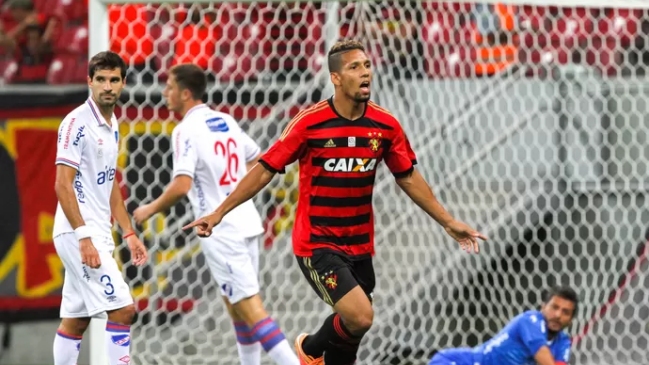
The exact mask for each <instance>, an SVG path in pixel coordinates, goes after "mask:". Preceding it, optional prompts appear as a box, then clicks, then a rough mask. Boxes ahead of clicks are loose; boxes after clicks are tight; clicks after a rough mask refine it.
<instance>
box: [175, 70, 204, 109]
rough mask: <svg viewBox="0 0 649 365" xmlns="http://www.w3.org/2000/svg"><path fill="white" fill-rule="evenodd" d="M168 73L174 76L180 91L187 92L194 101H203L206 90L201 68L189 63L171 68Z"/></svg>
mask: <svg viewBox="0 0 649 365" xmlns="http://www.w3.org/2000/svg"><path fill="white" fill-rule="evenodd" d="M170 72H171V74H172V75H174V77H175V79H176V83H177V84H178V87H180V89H181V90H182V89H187V90H189V92H190V93H191V94H192V98H194V100H201V99H203V94H205V89H206V88H207V76H206V75H205V71H203V69H202V68H200V67H198V66H196V65H194V64H191V63H185V64H182V65H176V66H174V67H172V68H171V70H170Z"/></svg>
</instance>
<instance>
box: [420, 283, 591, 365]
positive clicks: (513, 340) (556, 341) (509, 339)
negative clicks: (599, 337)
mask: <svg viewBox="0 0 649 365" xmlns="http://www.w3.org/2000/svg"><path fill="white" fill-rule="evenodd" d="M578 302H579V300H578V298H577V293H575V291H574V290H572V289H571V288H567V287H556V288H552V289H551V290H550V291H549V292H548V293H547V294H546V296H545V297H544V298H543V305H542V306H541V310H540V311H534V310H531V311H527V312H524V313H522V314H519V315H518V316H516V317H514V319H512V320H511V321H510V322H509V323H508V324H507V326H505V328H503V329H502V330H501V331H500V332H499V333H498V334H497V335H496V336H494V337H493V338H492V339H491V340H489V341H487V342H485V343H483V344H481V345H479V346H477V347H475V348H459V349H446V350H442V351H440V352H438V353H437V354H436V355H435V356H434V357H433V358H432V359H431V360H430V362H429V363H428V365H475V364H480V365H535V364H538V365H566V364H568V362H569V361H570V337H569V336H568V334H567V333H566V332H565V331H564V328H566V327H567V326H569V325H570V322H572V318H573V316H574V315H575V313H576V312H577V305H578Z"/></svg>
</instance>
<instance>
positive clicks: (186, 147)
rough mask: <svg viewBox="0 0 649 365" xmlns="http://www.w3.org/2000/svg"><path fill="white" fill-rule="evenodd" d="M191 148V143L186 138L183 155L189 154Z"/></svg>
mask: <svg viewBox="0 0 649 365" xmlns="http://www.w3.org/2000/svg"><path fill="white" fill-rule="evenodd" d="M191 148H192V144H191V143H190V142H189V140H188V139H186V140H185V150H184V152H183V157H187V156H188V155H189V150H190V149H191Z"/></svg>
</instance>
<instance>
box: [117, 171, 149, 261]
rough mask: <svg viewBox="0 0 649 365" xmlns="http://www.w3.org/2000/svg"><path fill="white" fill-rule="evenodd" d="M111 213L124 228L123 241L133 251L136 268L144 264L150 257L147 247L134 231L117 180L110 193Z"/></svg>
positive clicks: (132, 255)
mask: <svg viewBox="0 0 649 365" xmlns="http://www.w3.org/2000/svg"><path fill="white" fill-rule="evenodd" d="M110 212H111V215H112V216H113V218H115V220H116V221H117V224H119V226H120V228H122V232H123V233H124V236H123V239H124V240H125V241H126V244H127V245H128V248H129V249H130V250H131V260H132V261H133V263H134V264H135V265H136V266H140V265H142V264H144V263H145V262H146V260H147V257H148V254H147V251H146V247H144V244H143V243H142V241H140V239H139V238H138V236H137V235H136V234H135V231H134V230H133V225H131V219H130V218H129V216H128V212H127V211H126V205H124V198H123V197H122V193H121V191H120V190H119V183H118V182H117V179H115V180H114V181H113V189H112V190H111V192H110Z"/></svg>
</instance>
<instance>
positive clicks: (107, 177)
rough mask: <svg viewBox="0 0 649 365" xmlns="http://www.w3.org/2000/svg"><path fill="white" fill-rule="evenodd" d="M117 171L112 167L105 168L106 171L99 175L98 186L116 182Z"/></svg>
mask: <svg viewBox="0 0 649 365" xmlns="http://www.w3.org/2000/svg"><path fill="white" fill-rule="evenodd" d="M116 172H117V170H115V169H114V168H112V167H108V166H106V167H104V171H100V172H99V173H98V174H97V185H103V184H105V183H106V181H113V180H115V173H116Z"/></svg>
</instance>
